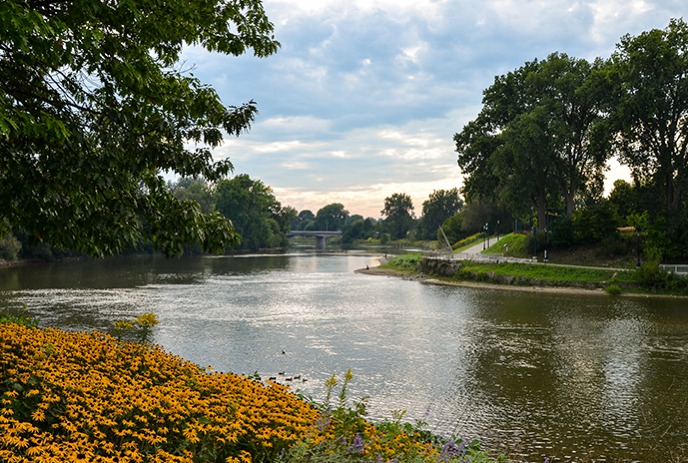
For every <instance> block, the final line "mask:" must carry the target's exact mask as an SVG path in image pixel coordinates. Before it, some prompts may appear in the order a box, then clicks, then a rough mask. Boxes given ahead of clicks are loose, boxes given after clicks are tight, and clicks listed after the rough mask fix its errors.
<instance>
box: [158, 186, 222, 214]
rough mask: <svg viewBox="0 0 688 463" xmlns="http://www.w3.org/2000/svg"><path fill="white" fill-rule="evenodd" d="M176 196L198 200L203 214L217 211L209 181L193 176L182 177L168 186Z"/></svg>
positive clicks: (183, 199) (187, 199) (184, 199)
mask: <svg viewBox="0 0 688 463" xmlns="http://www.w3.org/2000/svg"><path fill="white" fill-rule="evenodd" d="M168 189H169V190H170V191H171V192H172V194H173V195H174V197H175V198H177V199H179V200H181V201H196V203H198V206H199V207H200V208H201V212H202V213H203V214H212V213H213V212H215V198H214V197H213V192H212V191H211V189H210V186H209V185H208V183H207V182H206V181H205V180H203V179H195V178H192V177H184V178H180V179H179V180H178V181H177V182H176V183H172V184H170V185H169V186H168Z"/></svg>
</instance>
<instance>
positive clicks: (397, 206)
mask: <svg viewBox="0 0 688 463" xmlns="http://www.w3.org/2000/svg"><path fill="white" fill-rule="evenodd" d="M380 214H382V215H383V216H384V217H386V218H385V224H386V225H387V228H388V230H389V233H390V235H391V237H392V239H401V238H405V237H406V233H407V232H408V231H409V230H410V229H411V226H412V225H413V218H414V217H413V201H412V200H411V197H410V196H409V195H407V194H406V193H394V194H393V195H392V196H388V197H387V198H385V208H384V209H383V210H382V211H380Z"/></svg>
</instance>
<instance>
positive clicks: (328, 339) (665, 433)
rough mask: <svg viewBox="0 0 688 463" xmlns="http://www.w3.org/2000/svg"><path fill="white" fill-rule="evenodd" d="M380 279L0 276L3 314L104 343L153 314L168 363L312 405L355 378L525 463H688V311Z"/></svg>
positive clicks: (20, 272) (230, 269)
mask: <svg viewBox="0 0 688 463" xmlns="http://www.w3.org/2000/svg"><path fill="white" fill-rule="evenodd" d="M377 263H378V262H377V258H376V257H375V256H370V255H363V254H358V253H349V254H339V255H327V254H313V253H307V252H305V253H291V254H282V255H251V256H233V257H188V258H183V259H180V260H171V261H166V260H164V259H162V258H160V257H131V258H123V259H110V260H105V261H77V262H63V263H54V264H41V265H27V266H19V267H12V268H3V269H0V310H7V311H16V310H18V309H19V308H20V307H22V306H23V305H24V304H26V305H27V308H28V313H29V314H31V315H34V316H36V317H38V319H39V321H40V325H41V326H53V327H59V328H63V329H67V330H101V331H108V330H110V329H111V326H112V323H113V322H114V321H115V320H120V319H131V318H134V317H135V316H137V315H140V314H142V313H144V312H149V311H151V312H155V313H156V314H157V315H158V318H159V320H160V322H161V323H160V325H158V326H157V327H156V329H155V332H154V336H155V339H154V342H155V343H157V344H160V345H162V346H163V347H164V348H165V349H166V350H167V351H169V352H171V353H173V354H175V355H179V356H181V357H183V358H185V359H187V360H190V361H192V362H194V363H197V364H199V365H203V366H206V365H208V366H211V367H212V368H213V369H215V370H217V371H232V372H235V373H240V374H252V373H254V372H258V373H259V374H260V375H261V376H263V377H264V378H267V377H271V376H273V377H276V378H277V379H278V381H280V382H283V383H284V384H289V385H291V386H292V388H293V389H295V390H296V389H298V390H299V391H300V392H301V393H303V394H305V395H312V396H313V397H314V398H316V399H317V398H322V396H323V391H324V387H323V383H324V381H325V380H326V379H327V378H329V377H330V376H331V375H332V374H333V373H337V374H338V376H339V377H342V376H343V373H344V372H346V371H347V369H349V368H351V371H352V373H353V374H354V380H353V383H352V385H351V388H350V394H349V397H351V398H359V397H362V396H370V399H369V410H370V412H371V415H372V416H374V417H385V416H386V417H391V415H390V412H391V411H392V410H407V412H406V415H405V419H407V420H409V421H414V420H421V421H424V422H427V423H428V427H429V429H431V430H433V431H435V432H438V433H441V434H445V435H452V434H453V435H456V436H457V437H461V438H467V439H473V438H478V439H480V441H481V442H482V444H483V447H484V448H490V449H496V450H499V451H502V452H505V453H508V454H510V455H512V456H514V457H516V458H518V459H521V460H523V461H533V462H540V463H541V462H543V461H544V459H545V458H546V457H548V458H550V461H557V460H561V461H590V462H592V461H609V462H613V461H643V462H660V461H661V462H667V461H688V301H687V300H686V299H676V298H644V297H612V296H607V295H601V294H590V295H587V294H584V295H570V294H551V293H538V292H535V293H533V292H525V291H506V290H491V289H474V288H461V287H448V286H436V285H430V284H423V283H420V282H418V281H409V280H403V279H400V278H390V277H380V276H370V275H361V274H356V273H354V270H355V269H357V268H362V267H365V266H366V265H370V266H373V265H377ZM280 373H284V374H280ZM295 376H301V379H294V377H295ZM288 378H289V379H291V381H288V380H287V379H288ZM304 379H306V381H304Z"/></svg>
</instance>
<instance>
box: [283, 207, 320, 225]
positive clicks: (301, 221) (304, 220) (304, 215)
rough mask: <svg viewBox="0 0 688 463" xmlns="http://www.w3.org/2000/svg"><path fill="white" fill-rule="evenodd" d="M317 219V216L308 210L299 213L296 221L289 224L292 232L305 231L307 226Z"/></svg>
mask: <svg viewBox="0 0 688 463" xmlns="http://www.w3.org/2000/svg"><path fill="white" fill-rule="evenodd" d="M314 219H315V214H313V213H312V212H311V211H309V210H308V209H304V210H302V211H301V212H299V213H298V215H297V216H296V218H295V219H293V220H292V221H291V222H289V226H290V227H291V229H292V230H304V229H305V228H306V225H308V224H309V223H312V222H313V220H314Z"/></svg>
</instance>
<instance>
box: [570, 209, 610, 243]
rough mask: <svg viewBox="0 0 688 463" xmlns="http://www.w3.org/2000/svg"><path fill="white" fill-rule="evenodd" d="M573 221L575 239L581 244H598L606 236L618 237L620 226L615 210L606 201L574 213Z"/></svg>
mask: <svg viewBox="0 0 688 463" xmlns="http://www.w3.org/2000/svg"><path fill="white" fill-rule="evenodd" d="M573 221H574V227H575V230H576V235H577V237H576V239H577V241H578V242H581V243H599V242H601V241H602V240H603V239H604V238H606V237H608V236H618V234H619V230H618V228H619V226H620V225H621V219H620V218H619V216H618V214H617V213H616V208H614V206H613V205H612V204H611V203H610V202H609V201H607V200H603V201H600V202H599V203H598V204H597V205H595V206H593V207H590V208H587V209H582V210H578V211H576V214H575V215H574V220H573Z"/></svg>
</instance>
